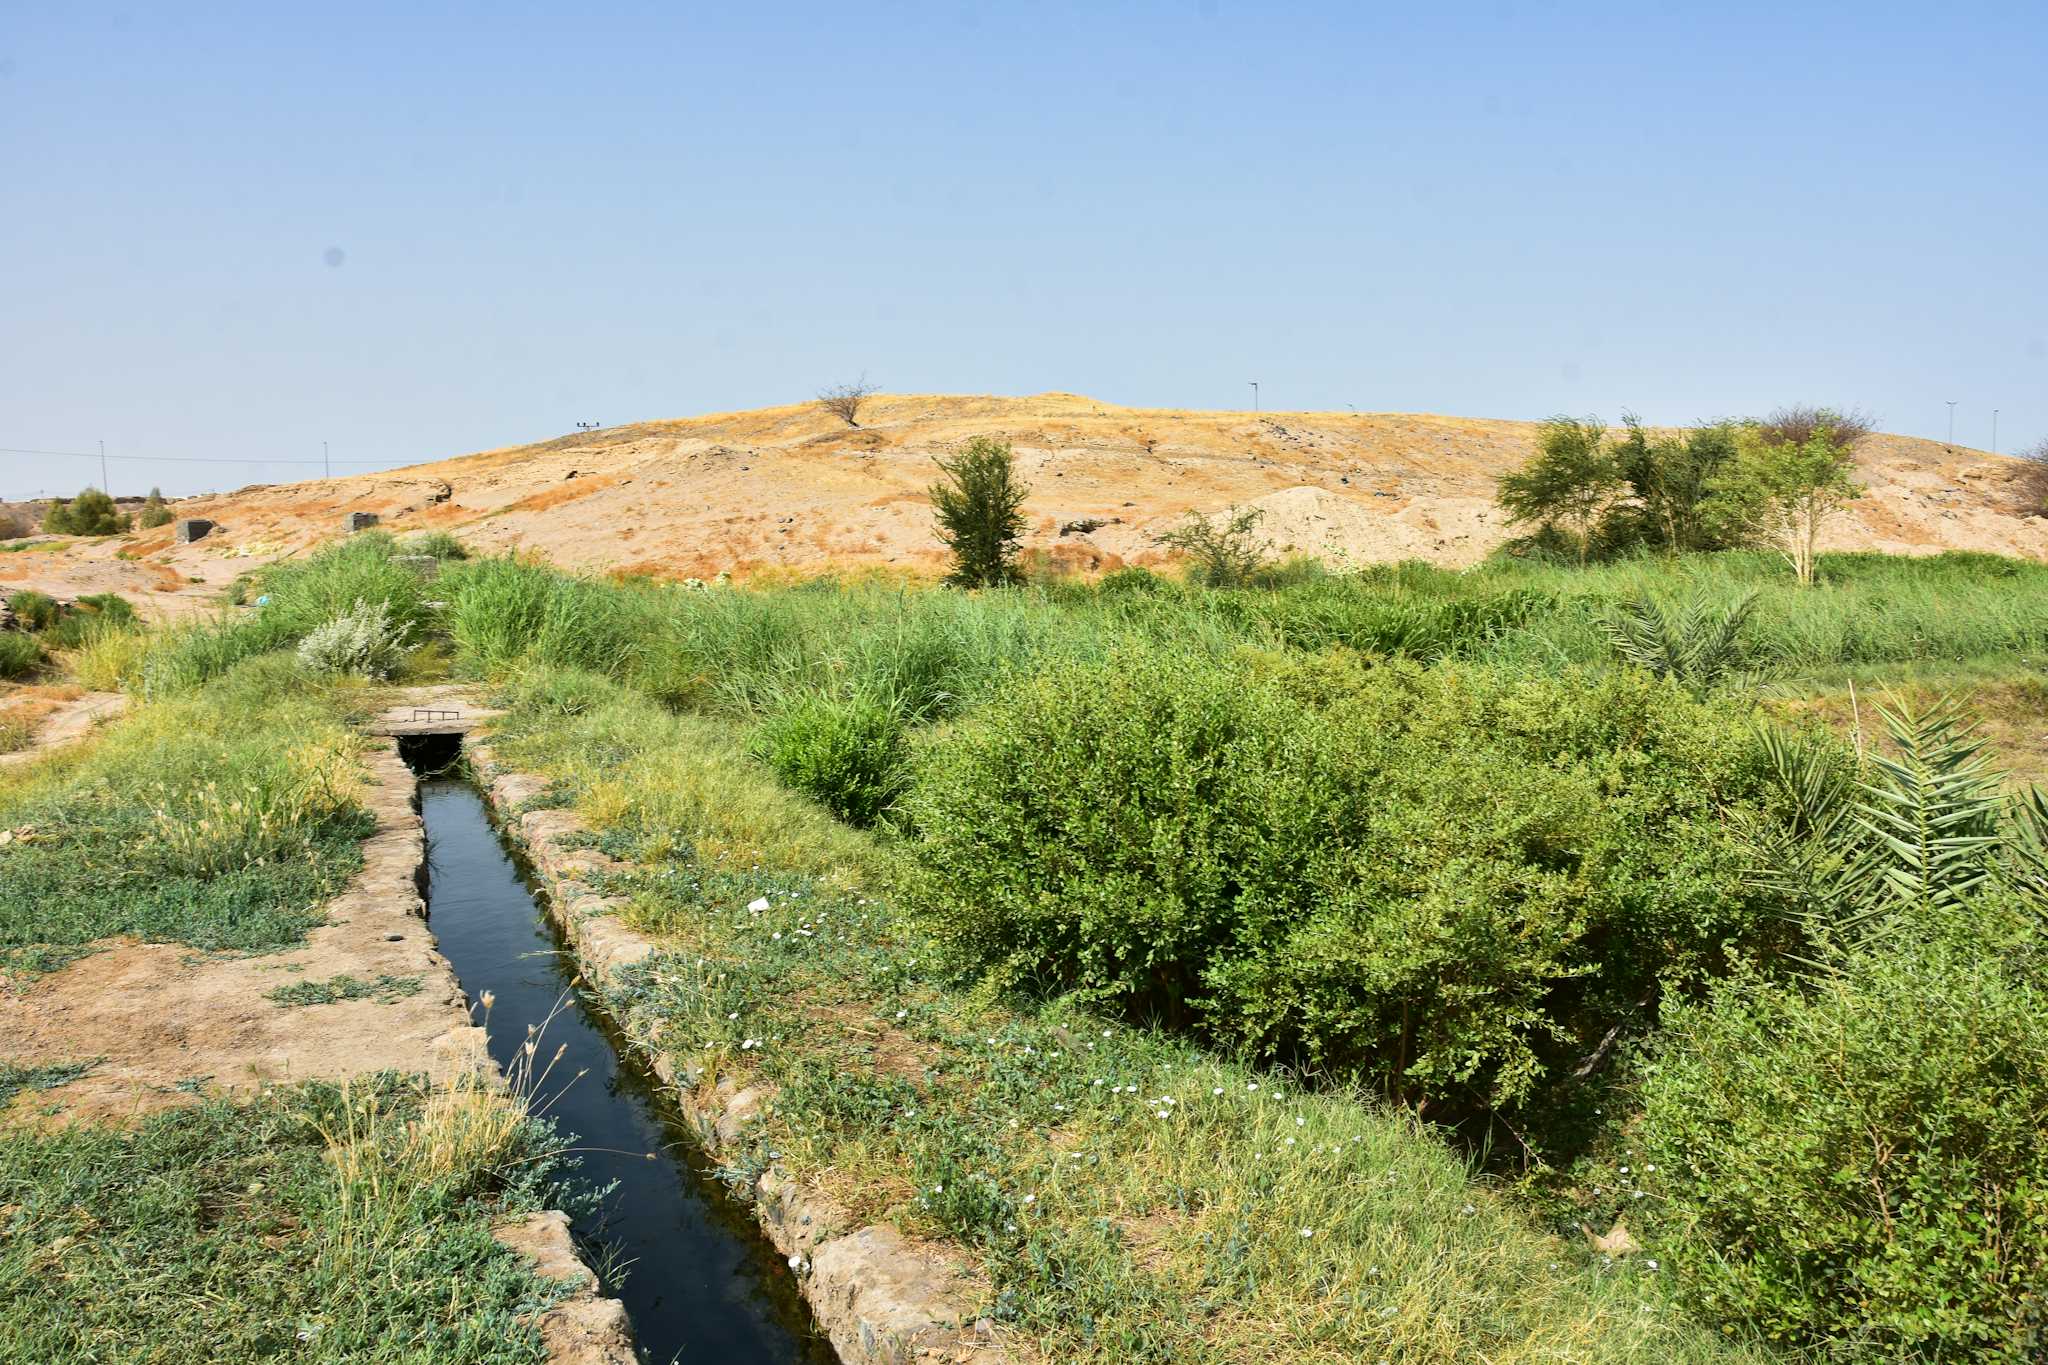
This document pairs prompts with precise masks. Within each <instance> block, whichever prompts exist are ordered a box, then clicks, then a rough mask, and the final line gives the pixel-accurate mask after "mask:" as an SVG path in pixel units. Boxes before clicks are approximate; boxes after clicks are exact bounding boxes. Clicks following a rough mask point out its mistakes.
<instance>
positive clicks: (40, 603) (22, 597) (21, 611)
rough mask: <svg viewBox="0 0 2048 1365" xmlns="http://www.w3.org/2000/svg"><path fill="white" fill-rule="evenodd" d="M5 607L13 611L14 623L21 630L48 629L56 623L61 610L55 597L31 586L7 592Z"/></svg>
mask: <svg viewBox="0 0 2048 1365" xmlns="http://www.w3.org/2000/svg"><path fill="white" fill-rule="evenodd" d="M7 609H8V610H9V611H11V612H13V613H14V620H15V623H16V624H17V625H19V626H20V627H21V628H22V629H23V630H48V629H49V628H50V627H51V626H54V625H56V624H57V618H58V616H59V615H61V614H62V612H63V608H61V607H60V606H58V605H57V599H56V598H54V597H52V596H50V594H48V593H46V592H37V591H36V590H35V589H33V588H23V589H22V590H21V591H20V592H15V593H9V594H8V596H7Z"/></svg>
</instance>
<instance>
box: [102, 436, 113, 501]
mask: <svg viewBox="0 0 2048 1365" xmlns="http://www.w3.org/2000/svg"><path fill="white" fill-rule="evenodd" d="M100 492H102V493H105V494H106V495H107V496H108V497H110V498H111V497H113V496H114V490H113V489H111V488H109V487H107V443H106V442H105V441H101V442H100Z"/></svg>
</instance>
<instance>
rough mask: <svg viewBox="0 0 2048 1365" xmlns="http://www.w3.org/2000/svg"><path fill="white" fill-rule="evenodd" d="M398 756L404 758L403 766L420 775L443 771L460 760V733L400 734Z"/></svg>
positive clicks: (430, 774)
mask: <svg viewBox="0 0 2048 1365" xmlns="http://www.w3.org/2000/svg"><path fill="white" fill-rule="evenodd" d="M398 756H399V757H400V758H402V759H404V760H405V766H407V767H408V768H411V769H412V770H413V771H414V772H416V773H418V774H420V775H421V776H422V777H432V776H434V775H436V774H438V773H445V772H447V771H448V770H449V769H450V768H452V767H454V766H455V765H456V764H457V763H459V762H461V761H462V735H461V734H460V733H459V732H457V731H449V732H447V733H444V734H427V735H400V736H398Z"/></svg>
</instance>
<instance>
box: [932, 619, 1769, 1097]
mask: <svg viewBox="0 0 2048 1365" xmlns="http://www.w3.org/2000/svg"><path fill="white" fill-rule="evenodd" d="M1759 764H1760V760H1759V758H1758V757H1757V755H1756V753H1755V745H1754V744H1753V743H1752V741H1751V739H1750V737H1749V733H1748V731H1747V729H1746V727H1745V723H1744V722H1743V720H1742V718H1741V716H1740V714H1739V713H1738V712H1736V711H1734V710H1732V709H1718V708H1715V707H1712V706H1709V705H1705V704H1702V703H1699V702H1696V701H1694V700H1692V699H1691V698H1688V697H1687V696H1685V695H1684V694H1683V693H1682V692H1680V691H1678V690H1677V689H1675V688H1672V687H1669V686H1666V685H1663V684H1659V683H1657V682H1655V681H1654V680H1652V679H1649V678H1647V677H1644V676H1642V675H1613V676H1608V677H1602V678H1594V677H1588V676H1582V675H1570V674H1568V675H1565V676H1563V677H1560V678H1556V679H1530V678H1517V677H1514V676H1511V675H1507V674H1504V673H1501V672H1497V671H1491V670H1481V669H1476V668H1475V669H1461V668H1455V667H1451V666H1442V667H1438V668H1435V669H1423V668H1420V667H1417V666H1413V665H1408V664H1398V665H1389V666H1385V667H1380V668H1366V667H1364V666H1362V665H1360V664H1357V663H1355V662H1346V661H1344V660H1341V659H1338V660H1333V659H1322V660H1315V661H1309V662H1303V663H1296V664H1291V665H1286V666H1281V667H1278V668H1275V669H1272V670H1270V671H1268V672H1265V673H1263V674H1261V673H1255V672H1253V671H1251V670H1250V669H1249V668H1248V667H1246V666H1241V665H1231V664H1225V663H1215V662H1208V661H1204V660H1201V659H1198V658H1191V657H1188V656H1187V655H1186V654H1184V653H1177V652H1174V651H1170V650H1164V649H1162V650H1158V651H1148V652H1145V653H1142V654H1126V655H1125V656H1123V657H1120V658H1117V659H1115V660H1113V661H1112V662H1110V663H1108V664H1105V665H1080V666H1069V667H1065V668H1060V669H1054V670H1051V671H1049V672H1047V673H1046V674H1044V675H1042V676H1040V677H1038V678H1035V679H1032V680H1030V681H1028V682H1024V683H1022V684H1020V685H1019V686H1018V687H1017V688H1016V689H1015V691H1014V692H1012V693H1010V694H1009V695H1007V696H1005V697H1003V698H1002V699H1000V700H998V701H997V702H995V703H993V704H992V705H990V706H988V707H986V708H984V709H983V711H981V712H979V713H977V714H976V715H974V716H972V717H970V718H969V719H968V721H966V722H965V723H964V724H962V725H961V726H960V728H959V729H958V730H956V731H954V732H953V733H952V734H950V735H948V736H947V737H946V738H944V739H943V740H942V741H940V742H939V743H937V744H936V745H935V746H934V747H933V749H932V750H931V751H930V753H929V754H928V761H925V762H922V763H920V765H919V770H918V776H917V780H916V785H915V787H914V789H913V791H912V792H911V793H910V795H909V796H908V797H907V798H906V801H905V803H904V808H905V814H906V817H907V821H908V824H909V825H910V827H911V829H912V831H913V832H914V836H915V837H914V839H913V841H912V842H911V844H910V853H911V857H912V860H913V863H914V865H915V869H916V871H915V875H914V877H913V878H912V887H911V893H910V894H911V896H912V899H913V902H914V904H915V905H916V906H917V907H918V908H919V909H920V911H921V912H922V914H923V915H924V917H925V918H926V920H927V922H928V923H930V924H931V926H932V927H933V928H934V929H935V930H936V931H937V932H938V933H939V934H941V935H942V936H943V937H945V938H946V939H949V940H950V941H951V942H952V943H953V944H955V945H956V946H957V947H958V948H960V949H961V950H963V951H964V952H965V953H967V954H968V955H970V956H971V957H973V958H975V959H977V960H979V961H982V962H984V963H988V964H995V965H1000V966H1003V967H1006V968H1007V969H1009V970H1010V971H1011V972H1012V973H1014V974H1016V975H1018V976H1024V977H1029V978H1031V979H1034V980H1038V981H1042V982H1046V983H1049V984H1053V985H1056V986H1061V987H1071V988H1076V989H1079V990H1081V991H1083V992H1085V993H1087V994H1089V995H1091V996H1096V997H1106V998H1112V999H1117V1000H1120V1001H1122V1002H1124V1003H1126V1004H1127V1005H1129V1006H1130V1007H1132V1008H1133V1009H1135V1010H1137V1011H1140V1012H1143V1013H1148V1014H1155V1015H1157V1016H1160V1017H1163V1018H1166V1019H1170V1020H1176V1021H1179V1022H1183V1023H1195V1024H1198V1025H1199V1026H1201V1027H1202V1028H1204V1029H1205V1030H1206V1031H1208V1032H1210V1033H1211V1034H1213V1035H1216V1036H1218V1037H1221V1038H1223V1039H1225V1040H1227V1041H1230V1042H1234V1043H1240V1044H1246V1045H1249V1046H1252V1047H1254V1048H1256V1049H1259V1050H1261V1051H1264V1052H1268V1053H1277V1054H1286V1055H1294V1056H1298V1057H1300V1058H1301V1059H1302V1060H1305V1061H1307V1062H1309V1063H1310V1064H1313V1065H1317V1066H1320V1067H1325V1068H1329V1069H1331V1070H1334V1071H1336V1072H1338V1073H1340V1074H1343V1075H1346V1076H1350V1077H1356V1078H1359V1079H1363V1080H1366V1081H1369V1082H1370V1083H1372V1084H1374V1085H1375V1086H1377V1087H1379V1088H1380V1089H1382V1090H1384V1091H1386V1092H1388V1093H1391V1094H1394V1095H1397V1096H1400V1097H1402V1098H1404V1099H1412V1100H1427V1101H1442V1100H1449V1101H1454V1102H1458V1103H1469V1102H1471V1101H1474V1100H1484V1101H1486V1102H1494V1103H1512V1102H1515V1101H1517V1100H1520V1099H1522V1098H1524V1097H1526V1096H1527V1095H1529V1094H1530V1093H1531V1091H1532V1090H1533V1089H1534V1088H1535V1087H1536V1086H1537V1085H1538V1084H1539V1083H1540V1082H1541V1081H1542V1080H1543V1079H1544V1078H1545V1077H1546V1076H1548V1075H1551V1074H1554V1073H1555V1071H1556V1069H1557V1068H1558V1067H1559V1066H1560V1065H1561V1064H1564V1063H1568V1062H1575V1061H1576V1059H1577V1058H1578V1057H1579V1056H1581V1055H1583V1054H1585V1053H1587V1052H1590V1051H1591V1050H1592V1048H1593V1046H1594V1044H1595V1043H1596V1041H1597V1040H1598V1039H1599V1038H1600V1037H1601V1036H1602V1035H1603V1034H1604V1033H1605V1032H1606V1031H1607V1030H1608V1029H1609V1028H1611V1027H1614V1026H1616V1025H1622V1026H1624V1027H1626V1026H1628V1025H1630V1024H1633V1023H1638V1022H1641V1021H1642V1020H1644V1019H1645V1018H1646V1017H1647V1014H1648V1012H1649V1010H1650V1008H1651V1006H1652V1004H1653V1002H1654V1001H1655V999H1656V998H1657V996H1658V994H1659V992H1660V990H1662V989H1665V988H1667V987H1668V986H1669V985H1670V984H1672V983H1675V982H1683V981H1687V980H1690V979H1695V978H1697V977H1698V976H1700V975H1701V974H1702V972H1704V971H1706V970H1709V969H1713V968H1716V967H1718V966H1719V965H1720V954H1721V952H1722V950H1723V945H1724V944H1725V943H1727V942H1730V941H1735V942H1741V941H1743V940H1746V939H1748V938H1751V937H1753V936H1755V935H1757V934H1759V933H1761V932H1763V931H1764V926H1765V923H1766V919H1767V916H1766V907H1765V905H1763V904H1762V903H1761V901H1760V898H1759V896H1758V895H1757V894H1756V893H1755V892H1753V891H1752V890H1751V889H1750V888H1749V887H1748V885H1747V883H1746V880H1745V877H1744V871H1745V860H1744V856H1743V850H1742V848H1741V847H1740V846H1739V845H1738V844H1737V842H1736V840H1735V837H1734V835H1733V834H1732V833H1731V832H1729V829H1728V826H1727V823H1726V818H1727V815H1728V813H1729V811H1730V809H1731V808H1734V807H1740V806H1742V805H1744V804H1745V803H1746V802H1750V801H1752V800H1753V799H1758V798H1757V794H1758V793H1760V792H1762V790H1763V786H1762V782H1761V771H1760V767H1759Z"/></svg>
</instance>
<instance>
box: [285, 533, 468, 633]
mask: <svg viewBox="0 0 2048 1365" xmlns="http://www.w3.org/2000/svg"><path fill="white" fill-rule="evenodd" d="M395 548H396V547H395V542H394V541H393V540H392V539H391V537H390V536H388V535H385V534H383V533H381V532H369V533H366V534H363V535H356V536H350V537H349V538H348V539H346V540H342V541H338V542H336V543H334V544H332V545H329V546H327V547H325V548H324V549H322V550H320V551H319V552H317V553H316V554H313V555H311V556H310V557H308V558H306V559H302V560H282V561H280V562H278V563H276V564H273V565H271V566H270V567H268V568H266V569H264V570H263V571H262V574H261V577H260V579H259V592H260V594H261V597H262V599H264V600H263V601H262V604H261V606H260V607H259V608H258V609H257V615H256V628H257V629H258V631H259V632H260V634H261V636H262V638H263V640H264V642H265V645H266V647H267V648H272V649H276V648H280V647H282V646H284V645H288V644H291V643H293V642H294V641H297V640H301V639H304V638H305V636H306V635H307V633H308V632H310V631H311V630H313V629H314V628H315V627H316V626H322V625H325V624H326V623H327V622H329V621H332V620H333V619H335V618H336V617H337V616H343V615H346V614H347V613H348V612H350V611H352V610H354V608H355V605H356V604H357V603H358V602H382V603H385V604H386V606H387V609H388V610H389V612H390V619H391V622H392V624H393V625H395V626H397V627H400V628H402V629H404V630H405V631H407V632H408V633H409V634H410V635H411V636H412V637H413V638H419V637H421V636H423V635H424V634H425V633H426V632H427V631H428V629H429V628H430V627H431V626H432V625H433V620H434V612H433V609H432V608H431V607H429V606H428V604H427V603H428V599H429V596H430V590H429V588H428V586H427V584H425V583H424V582H422V581H421V580H420V577H419V575H418V574H415V573H414V572H413V571H412V570H411V569H408V568H407V567H406V566H405V565H403V564H395V563H393V562H392V554H393V552H394V550H395Z"/></svg>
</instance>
